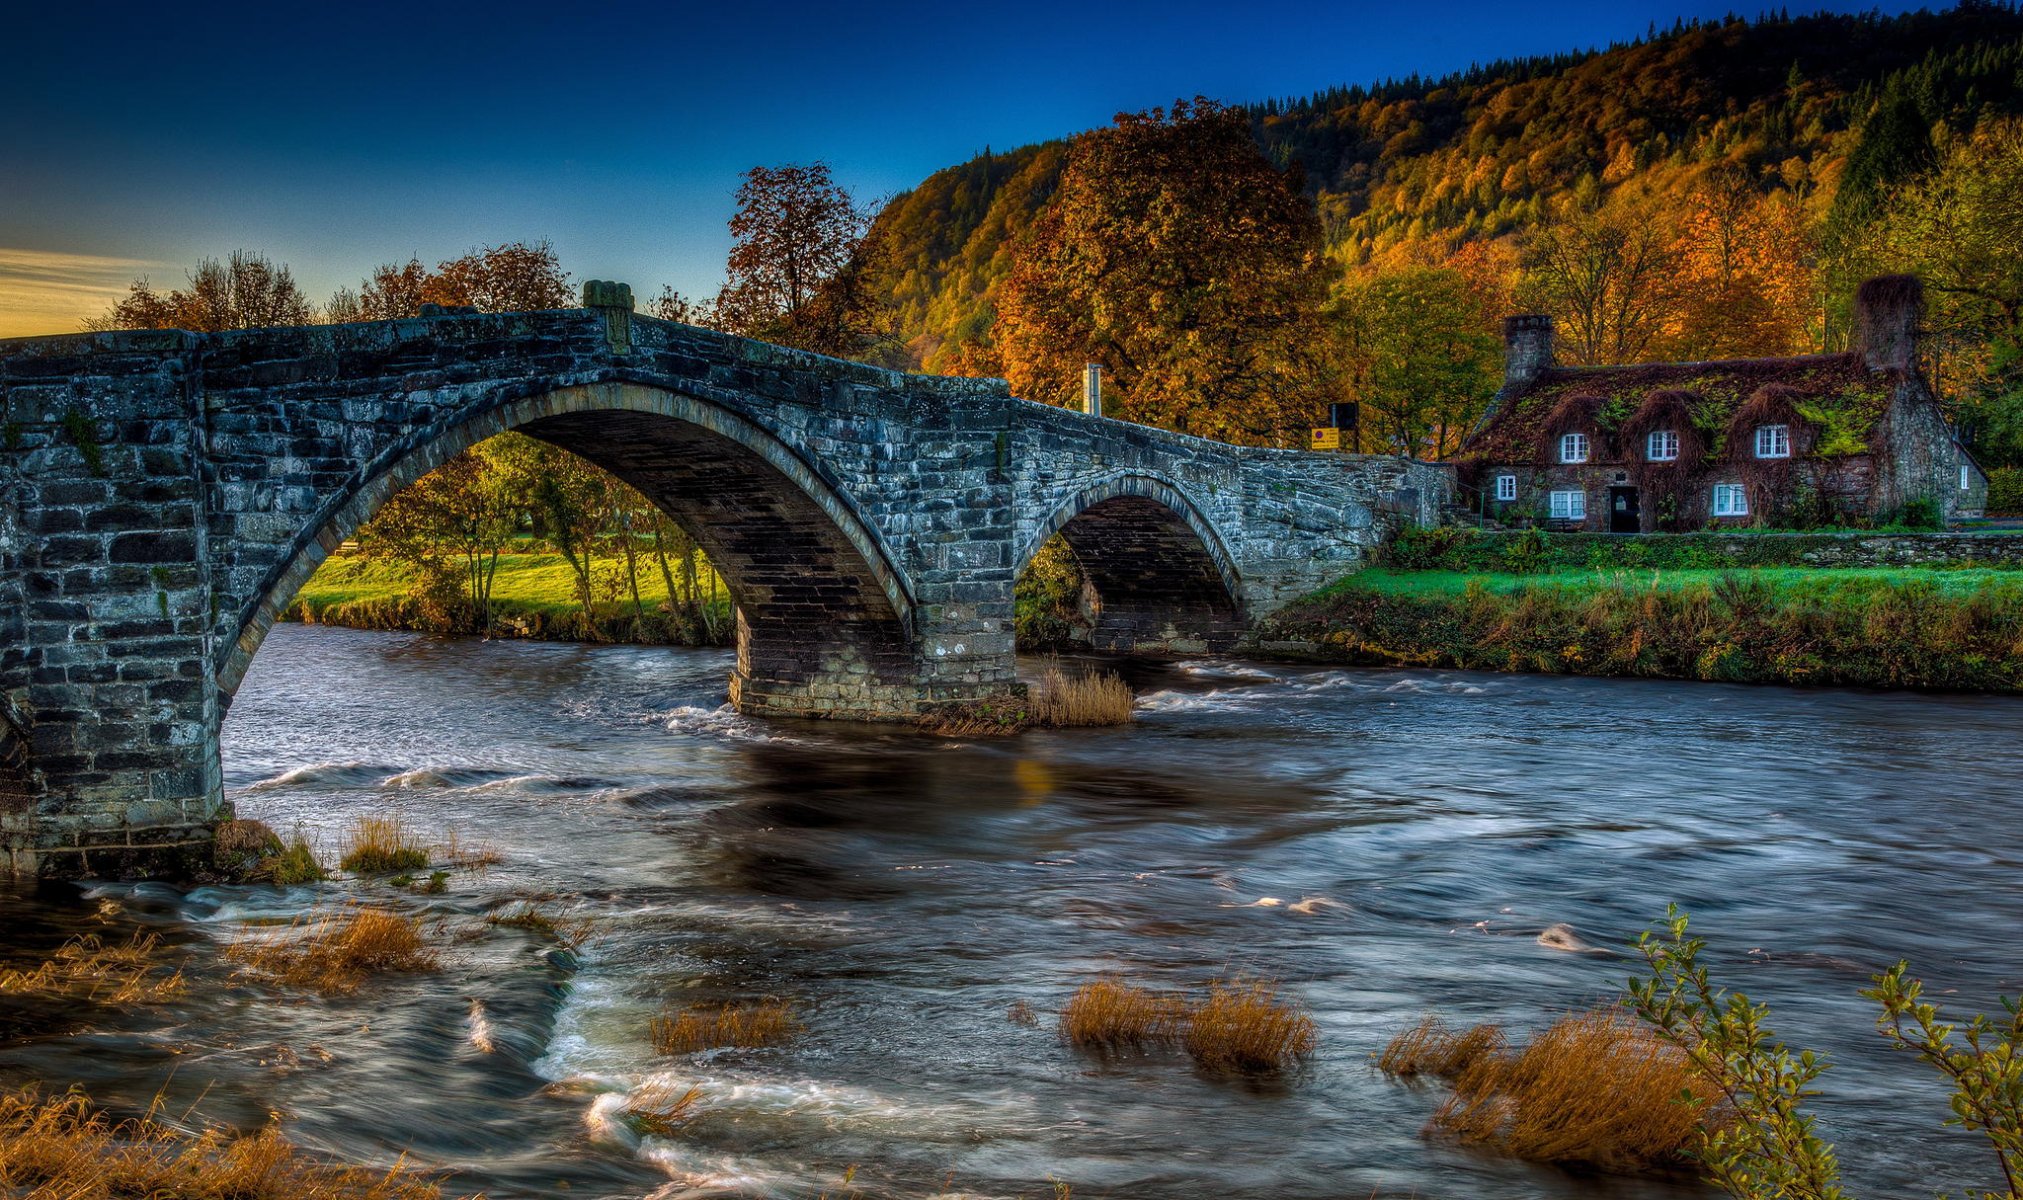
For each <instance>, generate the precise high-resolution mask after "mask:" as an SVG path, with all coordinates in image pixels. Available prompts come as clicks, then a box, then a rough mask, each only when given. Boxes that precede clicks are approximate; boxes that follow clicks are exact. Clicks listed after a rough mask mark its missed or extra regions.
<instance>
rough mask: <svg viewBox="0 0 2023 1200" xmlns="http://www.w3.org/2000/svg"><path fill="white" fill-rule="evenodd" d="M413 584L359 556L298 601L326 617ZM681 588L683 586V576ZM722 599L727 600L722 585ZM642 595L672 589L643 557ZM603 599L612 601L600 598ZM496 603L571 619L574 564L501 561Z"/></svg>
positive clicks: (512, 557)
mask: <svg viewBox="0 0 2023 1200" xmlns="http://www.w3.org/2000/svg"><path fill="white" fill-rule="evenodd" d="M620 565H622V560H618V559H611V558H600V559H599V560H598V567H599V570H600V571H608V570H610V568H611V567H613V566H620ZM413 582H414V574H413V572H411V571H409V570H408V569H407V568H405V567H403V566H401V565H400V564H399V563H395V562H389V561H387V560H385V559H371V558H362V557H359V556H356V555H336V556H333V557H332V558H331V559H330V560H329V561H328V562H326V563H324V564H323V566H322V567H321V568H319V569H318V570H317V572H316V574H315V575H313V576H311V577H310V579H309V582H308V583H306V584H303V585H302V590H301V591H300V592H298V593H297V594H296V597H295V599H296V601H297V602H299V603H301V604H302V605H304V606H305V607H307V608H308V609H309V610H310V611H311V612H318V613H320V612H322V611H323V610H324V609H326V608H329V607H331V606H333V605H337V604H350V603H354V602H357V601H361V600H390V599H394V598H397V597H400V596H404V595H406V594H407V592H408V589H409V587H410V586H411V585H412V584H413ZM618 582H619V585H620V587H621V588H622V589H623V591H622V593H621V595H620V596H619V597H618V599H619V600H621V601H622V602H623V603H626V604H630V603H631V602H632V590H631V588H630V587H629V586H628V585H626V584H625V581H624V577H623V575H622V573H621V574H620V575H619V577H618ZM676 582H677V583H679V582H680V576H679V573H677V575H676ZM698 586H699V587H700V588H701V589H702V591H703V594H704V595H705V596H707V595H708V594H709V577H708V575H707V574H706V573H705V574H704V575H703V576H702V577H701V578H700V579H699V580H698ZM717 594H718V595H719V596H722V595H723V594H724V593H723V587H722V585H721V584H719V585H718V589H717ZM639 595H640V599H642V600H643V601H645V602H646V604H647V605H648V606H649V607H651V606H653V605H657V604H659V603H661V602H662V601H664V600H666V599H667V588H666V586H665V585H664V584H663V583H662V582H661V578H660V566H659V564H658V563H656V562H655V561H654V560H653V558H652V556H651V555H647V556H643V557H642V559H641V561H640V564H639ZM598 598H599V599H600V600H602V599H607V598H608V597H606V596H605V595H603V594H602V593H600V595H599V597H598ZM492 600H493V602H494V603H496V604H498V605H499V606H500V607H501V608H503V609H509V610H511V611H514V612H538V613H542V614H545V615H548V616H558V617H559V616H566V615H568V614H571V613H574V612H575V611H576V577H575V574H574V573H573V572H572V571H571V570H570V569H569V564H568V562H567V561H566V560H564V559H563V558H562V556H561V555H559V554H504V555H500V556H499V574H498V577H497V578H496V579H495V580H494V581H493V583H492Z"/></svg>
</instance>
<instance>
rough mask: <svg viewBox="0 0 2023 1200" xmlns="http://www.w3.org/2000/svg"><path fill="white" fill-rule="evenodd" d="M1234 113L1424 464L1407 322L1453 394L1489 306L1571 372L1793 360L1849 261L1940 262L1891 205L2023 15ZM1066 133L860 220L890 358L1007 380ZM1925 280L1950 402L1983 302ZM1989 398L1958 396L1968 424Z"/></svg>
mask: <svg viewBox="0 0 2023 1200" xmlns="http://www.w3.org/2000/svg"><path fill="white" fill-rule="evenodd" d="M1242 111H1243V113H1244V115H1245V116H1246V117H1247V119H1248V121H1249V125H1250V128H1251V132H1252V136H1253V138H1254V139H1255V141H1256V142H1257V143H1258V145H1259V146H1260V147H1261V148H1262V150H1263V151H1264V153H1265V155H1266V156H1267V157H1268V158H1269V159H1270V160H1271V161H1272V162H1274V163H1276V164H1277V165H1279V166H1280V167H1282V168H1286V169H1287V170H1289V171H1290V172H1291V173H1292V174H1293V177H1294V178H1295V179H1296V180H1298V182H1299V184H1300V186H1302V187H1303V188H1304V190H1305V192H1306V194H1307V195H1308V196H1309V197H1310V199H1311V201H1312V203H1313V205H1314V207H1315V210H1316V213H1317V215H1318V217H1319V222H1320V229H1321V244H1322V246H1323V247H1324V251H1325V262H1324V264H1323V271H1324V273H1325V274H1326V276H1327V278H1328V280H1329V286H1330V288H1331V291H1332V300H1331V303H1330V307H1331V313H1332V316H1333V318H1334V320H1335V323H1336V330H1337V332H1338V333H1339V334H1340V336H1341V337H1342V339H1343V342H1344V344H1345V345H1346V346H1347V347H1348V349H1349V353H1348V356H1347V358H1348V366H1347V369H1346V370H1345V375H1344V379H1345V383H1344V387H1345V388H1346V389H1347V391H1348V392H1349V393H1351V394H1353V395H1356V396H1357V397H1358V398H1361V399H1363V400H1364V401H1365V409H1366V412H1368V413H1370V414H1371V415H1372V416H1373V417H1374V418H1375V425H1374V432H1373V433H1371V434H1370V436H1375V437H1378V438H1381V439H1383V440H1384V442H1385V443H1386V444H1389V445H1399V444H1400V443H1404V444H1409V445H1424V444H1429V443H1430V444H1431V445H1432V447H1433V449H1434V450H1435V451H1436V452H1437V451H1439V450H1440V449H1442V448H1443V447H1444V448H1451V445H1452V443H1453V441H1454V440H1455V438H1457V437H1458V432H1457V431H1458V430H1460V429H1462V428H1465V426H1466V425H1467V423H1468V420H1469V416H1468V413H1467V412H1466V411H1461V410H1465V409H1466V408H1467V407H1468V406H1467V404H1465V403H1461V402H1460V401H1456V402H1454V404H1450V405H1449V407H1450V408H1455V409H1457V411H1453V412H1446V413H1434V414H1425V413H1416V414H1406V413H1391V414H1389V417H1393V418H1395V420H1390V421H1389V424H1387V423H1386V422H1387V419H1388V418H1387V410H1388V409H1392V408H1399V407H1401V406H1408V405H1409V404H1412V403H1416V401H1407V400H1405V399H1402V398H1400V397H1399V396H1397V395H1392V394H1387V389H1388V391H1389V392H1396V391H1397V390H1398V381H1396V380H1392V381H1389V382H1387V381H1386V380H1385V379H1384V378H1383V374H1382V373H1383V369H1384V368H1383V366H1382V363H1383V361H1384V359H1385V358H1386V355H1385V354H1384V353H1380V352H1378V348H1377V347H1375V346H1374V345H1373V344H1372V340H1373V339H1375V340H1381V339H1383V338H1385V337H1389V336H1393V334H1392V332H1391V331H1393V330H1395V328H1396V327H1398V326H1399V325H1400V323H1401V322H1403V323H1410V322H1411V321H1413V320H1418V319H1420V317H1419V316H1418V315H1415V314H1424V313H1426V312H1428V311H1437V310H1440V309H1441V308H1442V307H1443V306H1444V308H1445V309H1447V310H1451V311H1452V312H1454V313H1456V314H1458V316H1457V317H1456V320H1457V322H1458V324H1457V328H1456V329H1455V330H1454V331H1450V332H1448V333H1443V334H1441V338H1443V339H1444V341H1442V343H1441V344H1442V346H1443V347H1444V349H1442V350H1441V352H1440V354H1441V357H1442V358H1443V360H1453V361H1456V362H1458V361H1460V360H1463V359H1466V360H1467V363H1466V364H1465V366H1464V367H1463V368H1462V369H1461V376H1460V377H1459V378H1458V380H1457V381H1454V383H1453V388H1454V390H1455V392H1456V394H1457V395H1460V394H1463V393H1466V394H1471V395H1473V394H1480V395H1482V396H1483V397H1484V398H1486V392H1484V390H1483V389H1484V388H1487V387H1493V378H1492V376H1493V372H1494V367H1495V364H1494V330H1495V322H1496V320H1497V318H1498V317H1500V316H1501V315H1503V314H1505V313H1508V312H1511V311H1515V310H1517V309H1520V308H1523V309H1527V310H1533V309H1535V310H1541V311H1547V312H1551V313H1553V315H1554V316H1555V317H1556V318H1557V319H1558V321H1559V324H1560V329H1561V335H1562V345H1563V347H1564V352H1565V353H1566V354H1567V356H1568V357H1570V358H1572V359H1575V360H1578V361H1588V362H1611V361H1626V360H1642V359H1650V358H1705V357H1719V356H1728V355H1742V354H1785V353H1803V352H1808V351H1814V350H1822V349H1832V348H1837V347H1838V346H1840V345H1843V344H1844V341H1845V337H1846V329H1845V311H1846V309H1845V305H1846V297H1847V295H1848V294H1849V293H1850V292H1851V290H1852V286H1853V283H1854V282H1856V281H1857V280H1858V279H1859V277H1861V276H1862V275H1863V274H1865V273H1868V272H1871V271H1874V270H1880V269H1892V270H1895V269H1912V270H1918V271H1920V273H1923V274H1926V275H1927V276H1928V277H1931V276H1933V275H1934V274H1935V273H1936V274H1941V275H1942V274H1944V273H1945V271H1946V270H1947V269H1949V268H1948V266H1947V265H1946V264H1933V263H1930V262H1925V261H1920V259H1919V256H1920V254H1921V253H1922V252H1923V247H1922V244H1916V245H1912V244H1907V243H1906V240H1905V237H1904V236H1903V231H1902V227H1904V226H1906V225H1907V224H1909V223H1911V220H1910V218H1912V217H1916V216H1917V215H1919V214H1917V213H1910V214H1906V212H1905V211H1903V207H1902V200H1901V193H1903V192H1904V190H1905V189H1906V188H1907V187H1909V186H1910V185H1911V184H1913V183H1914V182H1916V181H1918V180H1920V179H1923V178H1926V177H1928V176H1932V175H1933V174H1934V173H1935V172H1941V171H1942V170H1943V168H1944V167H1945V164H1946V162H1947V160H1948V158H1949V156H1951V157H1953V158H1956V159H1963V160H1967V161H1973V160H1981V161H1986V160H1988V159H1990V158H1991V157H1995V158H1999V157H2000V149H2001V148H2000V147H1995V148H1993V149H1991V148H1990V147H1987V146H1981V147H1978V148H1975V147H1974V141H1973V139H1974V138H1975V137H1976V136H1977V135H1980V136H1985V135H1986V134H1988V132H1989V130H1991V129H1993V128H1995V127H1996V126H1999V125H2000V124H2002V121H2003V119H2004V118H2007V117H2012V116H2014V115H2016V114H2018V113H2019V112H2023V14H2019V13H2018V11H2017V10H2016V8H2015V7H2014V6H2012V5H2008V4H1985V3H1968V4H1963V5H1961V6H1960V7H1958V8H1955V9H1951V10H1948V11H1945V12H1941V13H1929V12H1917V13H1912V14H1907V15H1901V16H1879V15H1861V16H1841V15H1810V16H1789V15H1785V14H1771V15H1766V16H1764V17H1761V18H1757V19H1748V20H1745V19H1741V18H1730V19H1727V20H1723V21H1718V22H1706V23H1691V24H1687V23H1682V24H1679V25H1677V26H1675V27H1673V28H1671V29H1668V30H1658V29H1654V30H1652V31H1651V32H1650V33H1649V34H1648V35H1647V36H1645V37H1643V38H1640V39H1638V40H1636V41H1635V42H1632V43H1630V44H1627V45H1615V46H1611V47H1609V48H1607V49H1604V50H1598V51H1586V52H1571V53H1567V54H1562V55H1557V56H1552V57H1545V58H1534V59H1524V60H1514V61H1508V62H1497V63H1492V64H1489V65H1486V66H1479V67H1475V68H1473V69H1470V70H1468V71H1465V72H1462V73H1460V74H1456V75H1451V76H1447V77H1444V78H1437V79H1435V78H1416V77H1415V78H1407V79H1402V80H1391V81H1385V82H1382V83H1377V84H1369V85H1359V86H1345V87H1342V88H1337V89H1333V90H1330V91H1327V92H1324V93H1321V94H1318V95H1314V96H1310V97H1306V98H1304V99H1285V100H1272V101H1268V102H1265V103H1261V104H1256V105H1253V106H1250V107H1248V108H1246V109H1244V110H1242ZM1073 144H1075V143H1073V142H1070V141H1068V140H1063V141H1058V142H1049V143H1045V144H1042V145H1037V146H1028V147H1024V148H1020V149H1017V150H1013V151H1009V152H986V153H984V154H982V155H980V156H978V157H977V158H975V159H972V160H971V161H969V162H966V163H962V164H959V165H956V166H951V167H949V168H946V169H944V170H942V171H939V172H937V173H935V174H934V175H932V176H930V177H929V178H927V179H926V180H924V181H922V183H921V184H920V185H919V186H918V187H916V188H914V189H913V190H911V191H909V192H906V193H903V194H901V195H899V196H897V197H895V198H893V199H892V200H891V201H890V202H889V203H888V204H886V206H885V207H884V208H883V210H882V211H881V212H880V213H879V214H878V216H877V219H876V221H875V222H874V224H873V227H872V231H871V236H870V238H869V239H868V241H867V246H869V247H871V248H872V250H873V252H872V253H870V254H868V255H867V256H866V259H865V261H864V263H863V266H864V267H865V268H866V270H865V272H864V275H863V277H862V278H860V279H859V280H858V286H859V287H862V288H864V289H865V290H866V291H867V292H868V293H869V294H870V295H871V296H872V297H874V298H875V300H876V301H877V302H878V303H879V304H880V305H882V306H883V307H884V308H885V314H884V324H885V326H886V328H887V329H888V330H890V331H891V333H892V335H893V336H892V337H891V338H890V340H889V341H888V345H889V346H891V347H893V353H892V355H891V357H892V358H894V359H895V360H896V363H897V365H905V366H909V367H913V368H916V369H926V370H932V371H943V372H956V373H982V374H1006V373H1007V372H1006V370H1005V363H1004V360H1003V356H1002V355H1001V353H1000V347H999V345H998V338H997V333H998V332H999V331H998V329H997V325H998V322H997V321H996V314H997V311H998V301H999V298H1000V292H1001V289H1002V287H1003V285H1004V283H1005V282H1006V280H1007V278H1008V277H1009V276H1010V274H1011V271H1012V266H1013V264H1014V260H1015V258H1016V252H1017V249H1018V248H1019V247H1020V245H1021V239H1022V238H1025V237H1026V236H1027V235H1028V234H1029V231H1030V230H1032V228H1033V226H1034V225H1035V223H1036V221H1038V219H1039V218H1040V216H1041V214H1042V212H1043V211H1044V210H1045V209H1046V207H1047V205H1048V204H1049V202H1050V199H1051V197H1052V196H1053V195H1054V193H1055V190H1056V188H1057V186H1058V185H1059V183H1060V180H1061V178H1062V172H1063V169H1064V167H1065V165H1066V163H1067V162H1068V160H1069V158H1070V147H1071V145H1073ZM1956 190H1957V189H1956ZM1892 205H1896V208H1895V209H1893V208H1892ZM1598 255H1603V256H1606V257H1608V259H1609V262H1608V263H1607V264H1605V265H1604V266H1602V267H1600V268H1596V267H1595V266H1594V264H1595V260H1596V258H1597V256H1598ZM1952 268H1956V269H1966V268H1965V267H1963V265H1962V264H1953V265H1952ZM1583 271H1588V272H1589V273H1590V275H1593V276H1595V277H1582V275H1581V273H1582V272H1583ZM1939 284H1940V286H1939V287H1938V289H1937V293H1936V294H1937V295H1938V297H1939V299H1938V300H1937V302H1936V303H1935V310H1936V311H1935V324H1936V325H1937V326H1939V327H1940V330H1941V332H1944V331H1945V330H1946V329H1949V328H1950V329H1952V330H1953V332H1954V333H1955V334H1956V335H1957V336H1956V337H1955V339H1954V341H1955V343H1956V344H1954V345H1953V346H1951V348H1950V349H1945V343H1944V341H1943V339H1940V340H1938V341H1935V345H1940V346H1941V347H1942V349H1945V352H1946V353H1949V354H1951V355H1952V356H1953V357H1954V358H1955V359H1958V360H1959V361H1948V362H1947V363H1943V364H1935V366H1937V367H1938V368H1939V373H1940V375H1941V379H1942V383H1950V385H1951V386H1952V387H1953V390H1954V391H1958V390H1959V389H1960V388H1964V387H1969V385H1970V384H1972V385H1973V386H1976V387H1978V386H1980V385H1981V384H1982V383H1985V378H1984V377H1985V376H1986V375H1987V373H1988V371H1989V370H1990V369H1991V368H1990V355H1991V352H1990V350H1989V348H1988V341H1989V337H1988V332H1987V328H1986V326H1987V323H1988V322H1987V319H1986V318H1987V313H1986V312H1977V313H1972V314H1962V313H1959V312H1954V311H1952V310H1951V309H1949V308H1948V303H1949V302H1948V301H1947V300H1946V296H1947V295H1948V294H1949V293H1948V291H1947V288H1946V286H1945V281H1944V280H1939ZM1984 290H1985V289H1984ZM1429 297H1430V298H1429ZM2010 316H2011V317H2013V314H2010ZM901 348H903V349H901ZM1358 351H1361V354H1360V358H1359V357H1358ZM1390 357H1392V358H1396V357H1397V355H1395V354H1393V355H1391V356H1390ZM1998 357H1999V356H1998ZM1983 390H1985V389H1983ZM1983 398H1984V397H1981V396H1979V394H1978V393H1977V394H1976V396H1972V397H1966V396H1964V395H1963V397H1962V399H1961V402H1962V404H1963V405H1965V406H1966V407H1964V408H1962V410H1961V417H1962V419H1963V420H1964V421H1966V422H1967V423H1968V424H1969V425H1970V426H1971V425H1973V424H1974V421H1975V416H1974V414H1973V413H1972V412H1969V411H1968V409H1971V408H1972V407H1973V405H1974V404H1976V403H1978V402H1979V400H1980V399H1983Z"/></svg>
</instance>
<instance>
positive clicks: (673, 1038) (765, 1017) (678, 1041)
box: [650, 1000, 801, 1054]
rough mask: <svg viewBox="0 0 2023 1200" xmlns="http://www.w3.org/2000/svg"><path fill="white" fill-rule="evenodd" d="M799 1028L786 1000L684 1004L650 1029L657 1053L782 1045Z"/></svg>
mask: <svg viewBox="0 0 2023 1200" xmlns="http://www.w3.org/2000/svg"><path fill="white" fill-rule="evenodd" d="M800 1032H801V1023H800V1021H798V1020H797V1019H795V1017H794V1010H793V1007H792V1006H791V1005H789V1004H788V1003H787V1002H786V1001H784V1000H761V1001H757V1002H752V1003H743V1004H723V1005H718V1006H715V1007H697V1008H685V1009H682V1010H680V1011H679V1012H671V1013H668V1014H666V1015H665V1016H659V1017H655V1018H654V1019H653V1025H652V1027H651V1029H650V1033H651V1035H652V1038H653V1049H654V1052H655V1053H656V1054H694V1053H697V1052H698V1051H702V1050H717V1049H725V1048H735V1049H740V1050H755V1049H759V1048H761V1047H765V1046H778V1045H781V1044H783V1043H785V1042H787V1041H789V1040H791V1039H792V1038H793V1037H794V1035H796V1034H798V1033H800Z"/></svg>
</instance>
